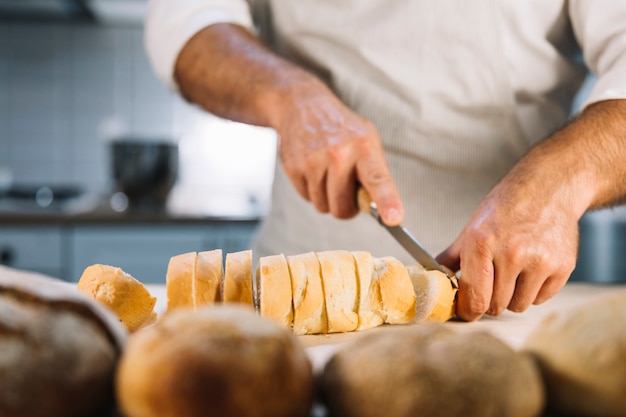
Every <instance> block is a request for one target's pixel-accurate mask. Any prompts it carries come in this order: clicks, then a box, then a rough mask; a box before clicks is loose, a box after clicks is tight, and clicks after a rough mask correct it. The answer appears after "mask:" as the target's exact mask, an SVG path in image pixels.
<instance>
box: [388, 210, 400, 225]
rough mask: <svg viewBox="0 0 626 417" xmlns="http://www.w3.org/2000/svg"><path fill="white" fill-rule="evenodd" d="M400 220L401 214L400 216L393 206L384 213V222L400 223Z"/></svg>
mask: <svg viewBox="0 0 626 417" xmlns="http://www.w3.org/2000/svg"><path fill="white" fill-rule="evenodd" d="M401 221H402V216H400V211H399V210H398V209H395V208H390V209H389V210H387V212H386V213H385V223H387V224H389V225H396V224H400V222H401Z"/></svg>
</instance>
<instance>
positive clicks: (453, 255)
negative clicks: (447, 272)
mask: <svg viewBox="0 0 626 417" xmlns="http://www.w3.org/2000/svg"><path fill="white" fill-rule="evenodd" d="M457 246H458V245H456V242H454V243H452V245H450V246H448V248H447V249H446V250H444V251H443V252H441V253H440V254H439V255H437V258H436V259H437V262H439V263H440V264H441V265H445V266H447V267H448V268H450V269H451V270H453V271H458V270H459V269H460V268H461V253H460V250H459V248H458V247H457Z"/></svg>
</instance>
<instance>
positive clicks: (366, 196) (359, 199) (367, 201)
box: [356, 185, 373, 215]
mask: <svg viewBox="0 0 626 417" xmlns="http://www.w3.org/2000/svg"><path fill="white" fill-rule="evenodd" d="M358 187H359V188H358V189H357V192H356V203H357V205H358V206H359V210H361V211H362V212H364V213H367V214H370V215H371V214H372V203H373V201H372V197H371V196H370V193H368V192H367V190H366V189H365V188H363V186H362V185H359V186H358Z"/></svg>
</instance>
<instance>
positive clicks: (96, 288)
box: [77, 264, 156, 332]
mask: <svg viewBox="0 0 626 417" xmlns="http://www.w3.org/2000/svg"><path fill="white" fill-rule="evenodd" d="M77 288H78V290H79V291H80V292H81V293H83V294H86V295H87V296H89V297H91V298H93V299H95V300H96V301H98V302H100V303H101V304H104V305H105V306H106V307H108V308H109V309H110V310H111V311H113V313H115V314H116V315H117V317H118V318H119V319H120V321H121V322H122V324H123V325H124V326H125V327H126V329H127V330H128V331H129V332H134V331H135V330H137V329H139V328H140V327H142V326H143V325H144V324H145V323H146V322H148V321H149V320H150V319H151V318H153V315H154V314H155V313H154V311H153V309H154V305H155V303H156V298H154V297H152V296H151V295H150V292H149V291H148V289H147V288H146V287H145V286H144V285H143V284H142V283H141V282H139V281H138V280H136V279H135V278H134V277H133V276H132V275H130V274H127V273H126V272H124V271H123V270H122V269H121V268H117V267H114V266H110V265H102V264H95V265H91V266H88V267H87V268H85V270H84V271H83V274H82V275H81V277H80V279H79V281H78V284H77Z"/></svg>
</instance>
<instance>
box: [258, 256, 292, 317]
mask: <svg viewBox="0 0 626 417" xmlns="http://www.w3.org/2000/svg"><path fill="white" fill-rule="evenodd" d="M256 280H257V291H258V300H259V311H260V313H261V316H263V317H267V318H269V319H270V320H272V321H274V322H276V323H278V324H280V325H282V326H284V327H287V328H291V326H292V324H293V302H292V300H293V296H292V293H291V278H290V276H289V266H288V265H287V259H286V258H285V255H283V254H280V255H272V256H263V257H261V258H260V259H259V265H258V267H257V271H256Z"/></svg>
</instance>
